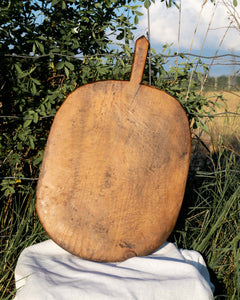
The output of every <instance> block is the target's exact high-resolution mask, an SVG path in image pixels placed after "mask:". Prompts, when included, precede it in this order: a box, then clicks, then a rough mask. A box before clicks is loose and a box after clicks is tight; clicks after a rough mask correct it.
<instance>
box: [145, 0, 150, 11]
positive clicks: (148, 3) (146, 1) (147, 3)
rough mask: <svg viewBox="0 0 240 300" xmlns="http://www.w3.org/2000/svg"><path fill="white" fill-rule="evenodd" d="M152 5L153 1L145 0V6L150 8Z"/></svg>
mask: <svg viewBox="0 0 240 300" xmlns="http://www.w3.org/2000/svg"><path fill="white" fill-rule="evenodd" d="M150 5H151V2H150V1H149V0H145V1H144V7H145V8H146V9H148V8H149V7H150Z"/></svg>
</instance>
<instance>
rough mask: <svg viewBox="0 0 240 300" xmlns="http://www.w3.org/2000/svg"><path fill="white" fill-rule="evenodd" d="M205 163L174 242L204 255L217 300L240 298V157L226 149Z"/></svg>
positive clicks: (192, 180) (193, 175) (192, 183)
mask: <svg viewBox="0 0 240 300" xmlns="http://www.w3.org/2000/svg"><path fill="white" fill-rule="evenodd" d="M202 160H205V161H204V163H202V164H201V167H200V168H199V170H197V171H196V170H191V171H190V174H189V181H188V184H187V189H186V195H185V199H184V204H183V209H182V211H181V214H180V217H179V220H178V223H177V225H176V228H175V230H174V232H173V234H172V236H171V239H172V240H173V241H175V242H176V243H177V245H178V246H179V247H183V248H187V249H194V250H196V251H199V252H200V253H201V254H202V255H203V257H204V259H205V261H206V263H207V266H208V269H209V271H210V274H211V280H212V282H213V283H214V285H215V287H216V291H215V299H240V185H239V182H240V157H239V156H238V155H236V154H235V153H234V152H232V151H227V150H225V149H224V148H222V149H221V151H220V152H219V153H217V154H214V155H210V156H209V157H202Z"/></svg>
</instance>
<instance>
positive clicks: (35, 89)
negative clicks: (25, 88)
mask: <svg viewBox="0 0 240 300" xmlns="http://www.w3.org/2000/svg"><path fill="white" fill-rule="evenodd" d="M31 93H32V95H33V96H35V95H36V93H37V88H36V85H35V83H34V82H32V86H31Z"/></svg>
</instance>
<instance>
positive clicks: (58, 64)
mask: <svg viewBox="0 0 240 300" xmlns="http://www.w3.org/2000/svg"><path fill="white" fill-rule="evenodd" d="M63 67H64V61H63V60H61V61H59V62H58V63H57V64H56V66H55V68H56V69H57V70H61V69H62V68H63Z"/></svg>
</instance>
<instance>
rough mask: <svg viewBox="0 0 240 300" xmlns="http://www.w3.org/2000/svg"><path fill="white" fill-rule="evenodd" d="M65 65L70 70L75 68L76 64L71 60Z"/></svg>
mask: <svg viewBox="0 0 240 300" xmlns="http://www.w3.org/2000/svg"><path fill="white" fill-rule="evenodd" d="M65 66H66V67H68V69H69V70H71V71H73V70H74V65H73V64H72V63H70V62H69V61H65Z"/></svg>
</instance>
